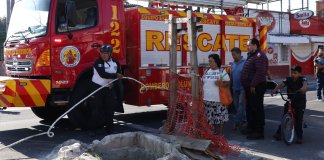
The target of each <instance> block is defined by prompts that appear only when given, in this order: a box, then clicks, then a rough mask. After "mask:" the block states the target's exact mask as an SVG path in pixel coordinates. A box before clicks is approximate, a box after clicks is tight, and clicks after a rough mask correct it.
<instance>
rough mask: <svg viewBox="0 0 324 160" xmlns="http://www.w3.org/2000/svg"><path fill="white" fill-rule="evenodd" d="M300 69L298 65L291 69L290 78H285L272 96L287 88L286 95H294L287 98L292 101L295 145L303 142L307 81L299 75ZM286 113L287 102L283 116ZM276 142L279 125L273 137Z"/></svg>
mask: <svg viewBox="0 0 324 160" xmlns="http://www.w3.org/2000/svg"><path fill="white" fill-rule="evenodd" d="M301 71H302V68H301V67H300V66H299V65H295V66H293V67H291V77H287V78H286V80H284V81H283V83H281V84H280V85H278V86H277V87H276V88H275V89H274V90H273V91H272V94H274V93H276V92H277V91H278V89H282V88H284V87H287V93H295V94H294V95H288V98H289V99H291V100H292V102H291V103H292V104H291V106H292V109H293V110H294V114H295V115H294V116H295V129H296V134H297V141H296V143H297V144H301V143H302V140H303V127H302V124H303V116H304V111H305V108H306V91H307V81H306V79H305V78H304V77H303V76H302V75H301ZM287 111H288V102H287V103H286V104H285V109H284V115H285V114H286V113H287ZM273 138H275V139H276V140H280V139H281V126H280V125H279V127H278V130H277V132H276V133H275V134H274V135H273Z"/></svg>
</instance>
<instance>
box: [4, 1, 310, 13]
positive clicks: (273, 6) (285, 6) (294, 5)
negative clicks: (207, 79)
mask: <svg viewBox="0 0 324 160" xmlns="http://www.w3.org/2000/svg"><path fill="white" fill-rule="evenodd" d="M290 1H291V4H292V9H293V8H301V6H302V5H301V4H302V0H290ZM315 1H316V0H309V4H310V9H311V10H313V11H315V8H316V7H315ZM6 2H7V0H0V17H3V16H6ZM129 2H131V3H138V4H141V3H143V2H140V1H136V0H129ZM306 2H307V0H304V6H306ZM266 7H267V6H266V5H264V9H266ZM249 8H256V6H255V5H249ZM258 8H259V9H261V6H258ZM287 9H288V0H283V11H287ZM270 10H277V11H280V2H273V3H270Z"/></svg>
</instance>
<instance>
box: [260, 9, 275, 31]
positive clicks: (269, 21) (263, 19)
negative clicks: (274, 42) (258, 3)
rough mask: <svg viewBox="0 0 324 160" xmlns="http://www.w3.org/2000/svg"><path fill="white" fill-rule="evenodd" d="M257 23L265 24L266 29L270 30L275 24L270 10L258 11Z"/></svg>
mask: <svg viewBox="0 0 324 160" xmlns="http://www.w3.org/2000/svg"><path fill="white" fill-rule="evenodd" d="M257 20H258V25H259V26H267V27H268V31H269V32H270V31H272V30H273V28H274V27H275V25H276V19H275V18H274V17H273V15H272V14H271V13H270V12H260V13H259V14H258V15H257Z"/></svg>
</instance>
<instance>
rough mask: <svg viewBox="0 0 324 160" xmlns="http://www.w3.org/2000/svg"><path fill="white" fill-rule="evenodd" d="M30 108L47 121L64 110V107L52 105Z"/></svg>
mask: <svg viewBox="0 0 324 160" xmlns="http://www.w3.org/2000/svg"><path fill="white" fill-rule="evenodd" d="M31 110H32V111H33V113H34V114H35V115H36V116H37V117H39V118H41V119H43V120H45V121H49V122H52V121H54V120H56V119H57V118H58V117H60V116H61V115H62V114H63V113H64V112H65V111H66V109H65V108H64V107H52V106H45V107H31Z"/></svg>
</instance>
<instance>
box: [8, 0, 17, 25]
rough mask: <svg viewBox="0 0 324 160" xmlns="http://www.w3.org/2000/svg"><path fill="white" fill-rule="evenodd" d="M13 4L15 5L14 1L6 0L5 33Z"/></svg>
mask: <svg viewBox="0 0 324 160" xmlns="http://www.w3.org/2000/svg"><path fill="white" fill-rule="evenodd" d="M14 4H15V0H7V17H6V31H8V27H9V22H10V17H11V12H12V9H13V6H14Z"/></svg>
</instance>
